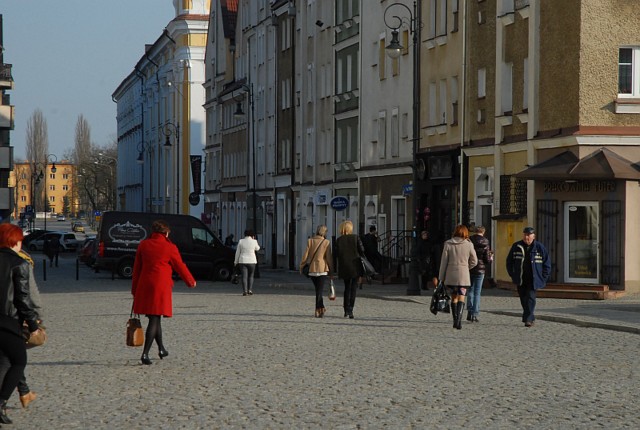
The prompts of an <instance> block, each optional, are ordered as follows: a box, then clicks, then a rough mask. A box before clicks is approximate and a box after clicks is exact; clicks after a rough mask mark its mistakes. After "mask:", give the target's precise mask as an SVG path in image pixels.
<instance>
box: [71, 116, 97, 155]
mask: <svg viewBox="0 0 640 430" xmlns="http://www.w3.org/2000/svg"><path fill="white" fill-rule="evenodd" d="M92 149H93V144H92V143H91V127H90V126H89V123H88V122H87V120H86V119H85V117H84V116H83V115H82V114H80V115H79V116H78V121H77V122H76V137H75V157H74V158H75V160H74V161H75V163H76V164H77V165H81V164H83V163H86V162H87V161H89V160H90V158H91V153H92Z"/></svg>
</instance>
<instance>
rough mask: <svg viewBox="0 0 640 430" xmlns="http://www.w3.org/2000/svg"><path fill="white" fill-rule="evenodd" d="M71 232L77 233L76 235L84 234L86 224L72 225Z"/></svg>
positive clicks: (77, 223)
mask: <svg viewBox="0 0 640 430" xmlns="http://www.w3.org/2000/svg"><path fill="white" fill-rule="evenodd" d="M71 230H72V231H75V232H76V233H84V224H82V223H81V222H80V221H78V222H74V223H73V224H71Z"/></svg>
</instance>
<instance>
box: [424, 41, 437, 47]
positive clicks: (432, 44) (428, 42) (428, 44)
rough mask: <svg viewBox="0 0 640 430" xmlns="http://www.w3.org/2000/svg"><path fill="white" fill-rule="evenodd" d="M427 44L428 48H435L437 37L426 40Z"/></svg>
mask: <svg viewBox="0 0 640 430" xmlns="http://www.w3.org/2000/svg"><path fill="white" fill-rule="evenodd" d="M425 44H426V45H427V49H433V48H435V47H436V40H435V39H429V40H427V41H425Z"/></svg>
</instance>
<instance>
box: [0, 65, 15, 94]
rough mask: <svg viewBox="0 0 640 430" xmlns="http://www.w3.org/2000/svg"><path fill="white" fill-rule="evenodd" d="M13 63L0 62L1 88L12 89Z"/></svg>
mask: <svg viewBox="0 0 640 430" xmlns="http://www.w3.org/2000/svg"><path fill="white" fill-rule="evenodd" d="M12 89H13V77H12V76H11V64H4V63H2V64H0V90H12Z"/></svg>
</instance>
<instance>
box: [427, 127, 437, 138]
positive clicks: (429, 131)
mask: <svg viewBox="0 0 640 430" xmlns="http://www.w3.org/2000/svg"><path fill="white" fill-rule="evenodd" d="M436 128H437V127H436V126H435V125H430V126H428V127H427V136H435V134H436V131H437V130H436Z"/></svg>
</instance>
